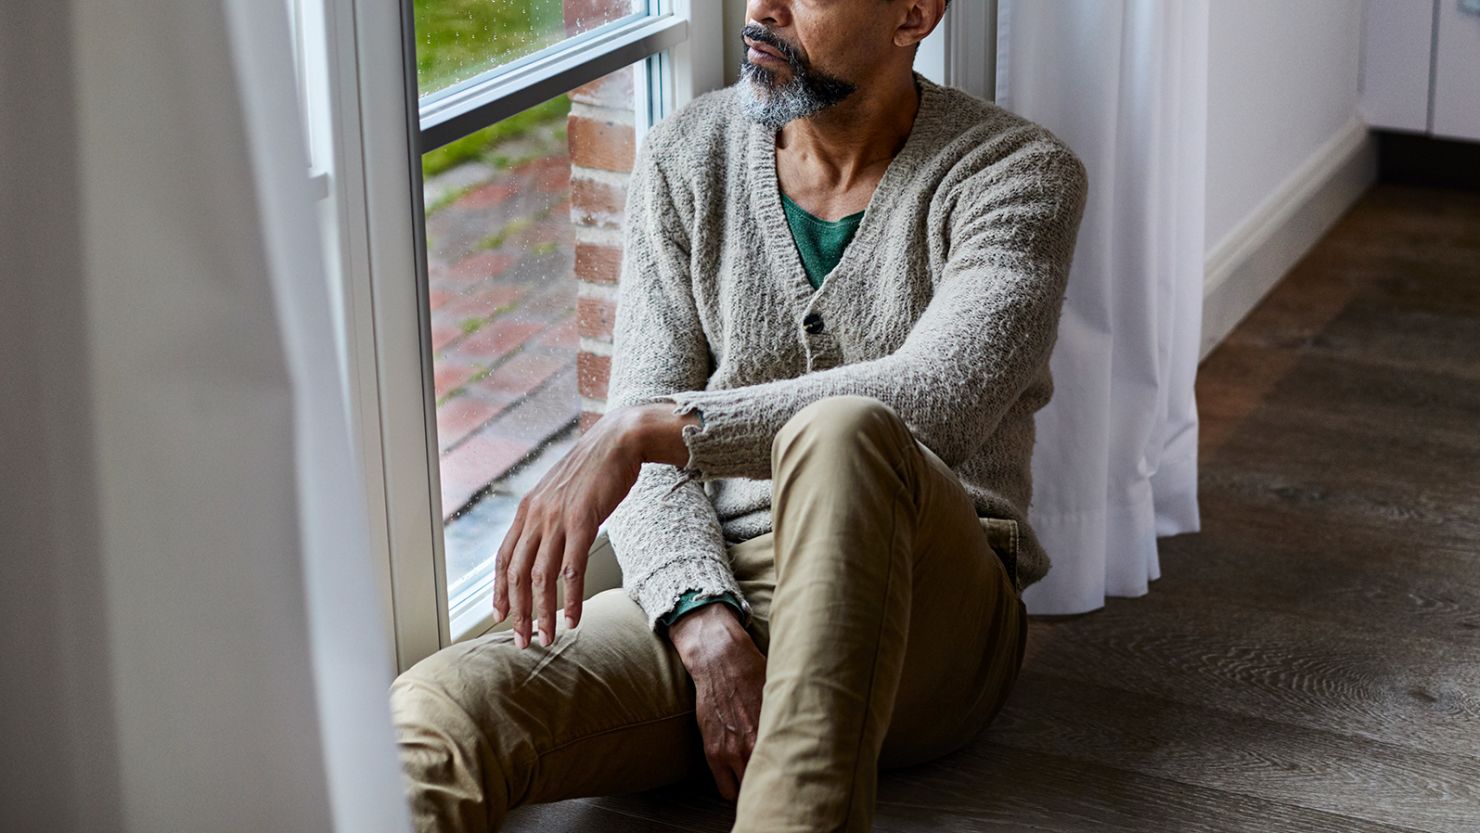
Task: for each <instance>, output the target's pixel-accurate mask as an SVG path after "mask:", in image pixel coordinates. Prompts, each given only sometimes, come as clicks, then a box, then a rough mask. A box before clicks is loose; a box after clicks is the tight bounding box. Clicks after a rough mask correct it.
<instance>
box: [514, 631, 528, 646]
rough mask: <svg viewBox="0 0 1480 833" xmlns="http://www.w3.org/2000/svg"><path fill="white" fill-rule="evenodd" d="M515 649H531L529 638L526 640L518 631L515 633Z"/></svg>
mask: <svg viewBox="0 0 1480 833" xmlns="http://www.w3.org/2000/svg"><path fill="white" fill-rule="evenodd" d="M514 647H515V648H527V647H529V640H528V639H527V638H525V636H524V634H522V633H519V632H518V631H515V632H514Z"/></svg>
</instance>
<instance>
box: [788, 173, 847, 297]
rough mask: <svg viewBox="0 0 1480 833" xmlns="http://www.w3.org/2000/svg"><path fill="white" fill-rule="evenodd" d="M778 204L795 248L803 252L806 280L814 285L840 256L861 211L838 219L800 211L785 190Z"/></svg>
mask: <svg viewBox="0 0 1480 833" xmlns="http://www.w3.org/2000/svg"><path fill="white" fill-rule="evenodd" d="M781 207H782V209H784V210H785V211H786V223H787V225H789V226H791V238H792V240H794V241H796V245H797V252H798V253H799V254H801V256H802V266H803V267H804V268H806V270H807V280H809V281H811V282H812V288H813V289H816V288H817V287H819V286H822V279H823V278H825V277H827V273H828V272H831V271H832V270H833V267H834V266H837V265H838V261H839V260H842V259H843V250H844V249H846V248H848V241H849V240H852V239H853V232H855V231H857V230H858V223H859V221H861V220H862V219H863V212H862V211H860V212H858V213H857V214H849V215H848V216H847V217H844V218H842V219H840V220H824V219H821V218H820V217H817V216H815V215H812V214H808V213H807V212H806V211H803V210H802V208H801V206H799V205H797V204H796V203H794V202H792V201H791V197H788V196H787V195H786V194H782V195H781Z"/></svg>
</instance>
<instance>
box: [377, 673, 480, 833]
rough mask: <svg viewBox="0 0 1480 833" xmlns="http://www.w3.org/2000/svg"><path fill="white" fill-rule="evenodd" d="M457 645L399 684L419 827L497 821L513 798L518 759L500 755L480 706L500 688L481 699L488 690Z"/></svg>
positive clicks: (395, 690)
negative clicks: (479, 687) (473, 683)
mask: <svg viewBox="0 0 1480 833" xmlns="http://www.w3.org/2000/svg"><path fill="white" fill-rule="evenodd" d="M453 653H455V650H453V651H449V650H446V649H444V650H443V651H439V652H438V653H437V654H434V655H432V656H431V657H428V658H426V659H425V660H422V661H421V662H420V663H418V664H417V665H415V666H413V667H412V668H410V669H408V670H407V671H406V672H404V673H402V674H401V675H400V676H398V677H397V678H396V680H395V682H393V683H392V684H391V688H390V707H391V723H392V726H393V728H394V730H395V739H396V747H397V752H398V754H399V756H400V762H401V770H402V773H403V775H404V777H405V779H406V791H407V799H408V802H409V804H410V807H411V811H412V815H413V817H414V819H415V821H416V828H417V829H418V830H422V829H428V830H429V829H437V830H456V831H468V830H480V831H481V830H489V829H496V827H497V825H498V824H499V823H500V821H501V818H502V815H503V812H504V808H507V807H508V805H509V801H508V796H507V794H505V793H506V792H507V789H506V778H507V775H508V774H509V773H507V772H505V771H504V770H505V769H507V768H508V767H509V766H510V763H509V762H507V761H503V760H499V755H498V754H497V750H496V749H494V748H493V746H492V745H491V744H490V743H489V737H488V735H487V731H488V728H489V727H487V726H486V725H480V720H481V718H483V717H486V716H480V715H479V714H478V712H480V710H481V709H486V708H487V705H488V702H489V701H496V700H497V696H496V694H495V693H494V692H487V694H490V695H493V696H491V697H489V698H488V700H486V701H485V702H482V703H478V702H475V701H477V700H479V699H482V698H483V696H484V695H481V694H479V693H477V692H474V691H472V690H471V689H470V688H469V686H468V685H467V684H468V683H469V682H470V681H469V680H468V679H466V677H465V676H464V675H462V674H460V673H459V669H458V668H457V665H458V663H457V662H456V658H455V657H453V656H452V654H453ZM488 682H489V683H490V684H493V685H497V681H496V680H490V681H488ZM489 791H496V792H493V793H490V792H489Z"/></svg>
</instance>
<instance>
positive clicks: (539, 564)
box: [529, 529, 565, 646]
mask: <svg viewBox="0 0 1480 833" xmlns="http://www.w3.org/2000/svg"><path fill="white" fill-rule="evenodd" d="M564 552H565V535H564V533H563V532H561V531H560V530H559V529H557V530H555V532H554V533H553V534H550V535H545V536H544V537H543V538H542V539H541V541H540V551H539V554H538V555H536V556H535V560H534V566H533V567H531V568H530V571H529V589H530V601H531V603H532V604H533V620H534V623H535V626H536V627H538V628H539V632H540V644H541V645H545V646H549V644H550V643H551V642H553V641H555V589H556V586H557V580H558V576H559V574H560V559H561V557H562V556H563V555H564Z"/></svg>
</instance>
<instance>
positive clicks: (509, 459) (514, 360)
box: [428, 143, 580, 515]
mask: <svg viewBox="0 0 1480 833" xmlns="http://www.w3.org/2000/svg"><path fill="white" fill-rule="evenodd" d="M564 148H565V146H564V143H562V144H561V149H562V150H564ZM494 177H495V178H494V180H493V181H491V182H488V183H486V184H482V185H479V186H476V187H474V188H472V189H470V190H469V191H467V192H465V193H464V194H462V195H461V196H460V197H458V198H457V199H456V201H454V202H453V203H452V204H451V205H448V206H446V207H444V208H442V209H440V210H439V211H438V212H437V214H436V216H435V218H429V220H428V238H429V240H430V241H432V245H433V247H434V248H433V250H432V251H429V252H428V260H429V263H428V275H429V278H430V280H431V287H430V293H429V300H430V302H431V308H432V310H433V313H432V345H433V351H434V356H435V358H434V364H433V368H434V377H435V380H436V391H437V397H438V400H439V401H440V402H442V404H441V405H440V407H438V409H437V433H438V436H437V442H438V447H439V449H440V452H441V472H442V477H441V480H442V491H443V498H442V504H443V510H444V515H450V514H451V513H452V512H454V511H456V510H457V509H458V508H460V507H461V506H463V505H464V504H465V503H467V501H468V500H469V499H470V498H471V497H472V496H473V495H474V494H477V493H478V492H479V491H480V490H481V489H482V488H484V486H486V485H487V484H489V483H492V482H496V481H498V480H499V479H500V478H502V477H503V476H504V475H505V474H506V473H507V472H508V470H509V469H510V468H511V467H512V466H514V465H515V464H517V463H519V462H520V461H521V460H523V459H524V458H525V457H526V456H527V455H528V454H530V453H531V452H532V451H533V450H534V448H535V447H536V444H537V442H538V441H539V437H542V436H544V435H545V434H546V433H547V432H548V431H551V430H555V429H557V428H558V426H560V425H562V424H567V423H566V422H563V421H562V420H573V419H576V418H577V416H578V414H579V411H580V402H579V399H578V397H577V396H576V395H575V393H576V391H575V385H574V384H573V376H574V369H575V364H576V351H577V349H578V344H579V337H578V333H577V327H576V317H575V312H576V278H575V271H574V268H573V264H574V257H575V255H574V246H575V241H574V235H573V229H572V226H571V194H570V188H571V179H570V160H569V158H568V157H567V156H566V155H565V154H564V153H556V154H553V155H551V156H548V157H546V158H542V159H536V160H533V161H530V162H527V163H525V164H522V165H519V166H517V167H514V168H511V169H507V170H502V171H498V172H496V173H495V174H494ZM521 218H527V219H528V220H529V221H530V222H529V223H528V224H526V225H523V226H522V227H521V226H520V225H511V223H517V222H518V221H519V220H520V219H521ZM434 226H435V227H434ZM499 229H510V230H511V232H512V233H510V234H508V236H507V239H504V240H502V242H501V244H500V245H499V246H497V247H494V248H492V249H483V248H479V247H478V246H479V243H480V241H482V240H485V239H486V238H487V237H488V236H489V235H491V234H494V233H495V232H497V231H498V230H499ZM511 307H512V309H510V308H511ZM500 310H502V311H500ZM473 321H479V322H483V323H482V324H481V326H479V327H478V328H477V329H476V330H475V331H473V332H471V333H469V332H468V331H467V329H465V327H464V325H465V324H466V323H469V322H473ZM495 365H497V366H496V367H495V368H494V370H493V371H492V372H489V373H487V375H486V376H484V377H483V378H481V379H479V381H477V382H476V383H471V380H472V379H473V378H474V377H476V376H479V375H481V374H483V373H485V371H486V368H489V367H494V366H495ZM562 372H564V373H566V374H570V377H571V378H565V377H561V378H560V379H557V378H556V377H558V376H560V374H561V373H562ZM557 382H558V384H557ZM567 398H568V399H569V400H570V401H569V403H568V405H567V404H566V403H565V400H566V399H567ZM538 403H543V404H538ZM536 404H538V407H532V406H534V405H536ZM513 411H518V412H519V413H514V412H513ZM566 411H568V412H569V413H568V414H567V413H565V412H566ZM524 423H531V424H528V425H526V424H524ZM534 423H537V424H534Z"/></svg>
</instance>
